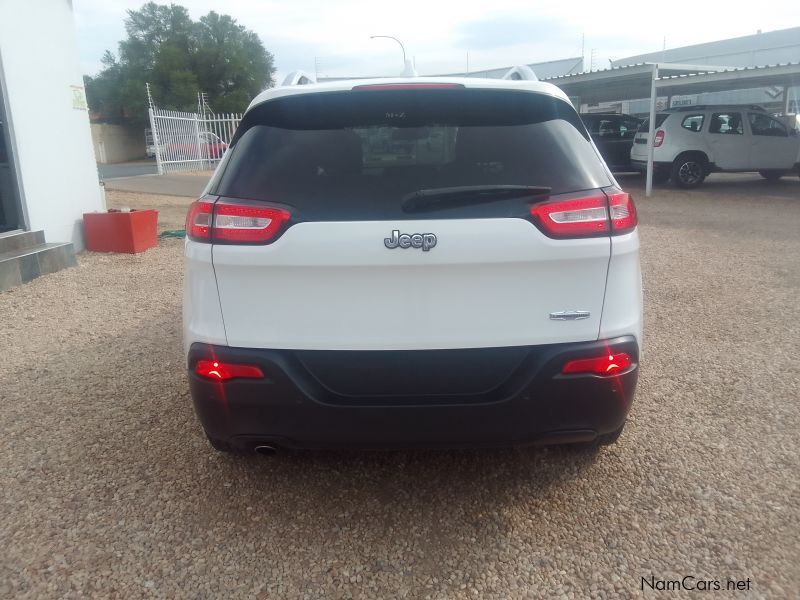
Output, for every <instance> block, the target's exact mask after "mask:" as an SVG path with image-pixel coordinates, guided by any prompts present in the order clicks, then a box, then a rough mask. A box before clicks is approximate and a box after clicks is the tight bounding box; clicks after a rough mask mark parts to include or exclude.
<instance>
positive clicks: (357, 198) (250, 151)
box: [214, 89, 611, 220]
mask: <svg viewBox="0 0 800 600" xmlns="http://www.w3.org/2000/svg"><path fill="white" fill-rule="evenodd" d="M495 185H497V186H535V187H537V188H540V187H546V188H551V192H550V193H551V194H561V193H565V192H576V191H581V190H587V189H593V188H598V187H604V186H607V185H611V181H610V180H609V178H608V175H607V174H606V171H605V169H604V166H603V164H602V162H601V160H600V159H599V158H598V156H597V154H596V152H595V151H594V149H593V147H592V145H591V142H590V141H589V138H588V136H587V134H586V130H585V128H584V126H583V124H582V123H581V121H580V119H579V117H578V115H577V114H576V113H575V111H574V109H573V108H572V107H571V106H570V105H569V104H567V103H566V102H563V101H561V100H558V99H556V98H552V97H550V96H546V95H543V94H534V93H528V92H518V91H497V90H466V89H436V90H425V91H422V90H391V91H384V90H381V91H374V90H356V91H348V92H331V93H316V94H303V95H300V96H295V97H288V98H281V99H277V100H273V101H269V102H267V103H265V104H263V105H261V106H259V107H257V108H255V109H253V110H252V111H250V112H249V113H248V114H247V115H246V116H245V118H244V120H243V121H242V124H241V126H240V128H239V130H238V131H237V133H236V136H235V137H234V140H233V142H232V146H231V150H230V156H229V157H228V162H227V165H226V167H225V169H224V172H223V173H222V175H221V177H220V179H219V182H218V184H217V185H216V189H215V190H214V191H215V193H217V194H219V195H222V196H227V197H230V198H248V199H253V200H264V201H269V202H273V203H278V204H284V205H288V206H289V207H291V208H293V209H294V210H293V214H295V215H297V216H299V217H300V218H303V219H305V220H309V219H315V220H346V219H383V218H393V219H394V218H404V219H413V218H437V217H438V216H441V217H443V218H452V217H453V216H454V215H453V211H454V210H455V211H456V212H459V213H461V214H459V216H492V215H497V216H499V215H500V214H505V212H504V211H511V212H513V210H515V209H513V207H517V208H518V207H519V205H520V203H522V202H525V201H527V202H530V201H531V199H530V198H527V199H525V198H522V199H520V198H509V199H507V200H506V199H501V200H500V201H498V202H491V203H483V202H476V203H474V205H473V204H471V203H466V204H468V206H461V205H460V206H458V207H455V208H453V207H452V206H451V207H443V208H442V209H441V211H438V210H434V211H432V212H431V211H426V212H425V213H424V214H418V215H414V214H408V213H406V212H404V211H403V210H402V208H401V205H402V203H403V199H404V198H407V197H408V195H409V194H413V193H415V192H419V191H420V190H440V189H451V188H458V187H468V186H495ZM538 199H539V200H541V198H538ZM437 212H441V213H442V214H441V215H437V214H436V213H437ZM511 212H509V216H511Z"/></svg>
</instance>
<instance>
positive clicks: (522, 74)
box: [503, 65, 539, 81]
mask: <svg viewBox="0 0 800 600" xmlns="http://www.w3.org/2000/svg"><path fill="white" fill-rule="evenodd" d="M503 79H514V80H525V81H539V78H538V77H536V73H534V72H533V69H531V68H530V67H529V66H528V65H515V66H513V67H511V68H510V69H509V70H508V72H507V73H506V74H505V75H503Z"/></svg>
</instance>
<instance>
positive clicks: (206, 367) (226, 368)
mask: <svg viewBox="0 0 800 600" xmlns="http://www.w3.org/2000/svg"><path fill="white" fill-rule="evenodd" d="M194 372H195V373H197V374H198V375H200V377H205V378H206V379H214V380H216V381H228V380H230V379H237V378H238V379H263V378H264V373H263V371H261V369H259V368H258V367H256V366H253V365H239V364H235V363H227V362H222V361H219V360H198V361H197V364H196V365H195V367H194Z"/></svg>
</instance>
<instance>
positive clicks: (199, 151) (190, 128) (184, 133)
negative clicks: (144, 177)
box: [150, 108, 242, 175]
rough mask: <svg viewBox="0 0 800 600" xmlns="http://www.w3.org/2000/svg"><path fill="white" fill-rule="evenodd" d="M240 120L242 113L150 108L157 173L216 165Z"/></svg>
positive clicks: (206, 167)
mask: <svg viewBox="0 0 800 600" xmlns="http://www.w3.org/2000/svg"><path fill="white" fill-rule="evenodd" d="M241 120H242V115H241V114H233V113H231V114H217V115H215V114H210V115H209V114H199V113H188V112H179V111H175V110H164V109H160V108H151V109H150V129H151V130H152V136H153V146H154V148H153V150H154V154H155V157H156V164H157V165H158V173H159V175H162V174H164V173H174V172H176V171H205V170H208V169H213V168H215V167H216V166H217V163H218V162H219V161H220V160H221V159H222V156H223V154H225V151H226V150H227V149H228V145H229V144H230V143H231V139H232V138H233V134H234V132H235V131H236V127H237V126H238V125H239V121H241Z"/></svg>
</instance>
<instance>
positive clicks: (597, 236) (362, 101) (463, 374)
mask: <svg viewBox="0 0 800 600" xmlns="http://www.w3.org/2000/svg"><path fill="white" fill-rule="evenodd" d="M186 233H187V241H186V246H185V262H186V265H185V266H186V270H185V280H184V281H185V295H184V341H185V348H186V357H187V367H188V375H189V385H190V389H191V395H192V398H193V400H194V405H195V409H196V412H197V414H198V416H199V419H200V421H201V423H202V425H203V427H204V429H205V431H206V434H207V436H208V437H209V439H210V441H211V444H212V445H213V446H214V447H215V448H217V449H219V450H249V451H252V450H256V451H259V452H270V451H273V449H274V448H279V447H280V448H329V447H336V446H351V447H404V446H476V445H477V446H482V445H496V444H509V443H511V444H522V443H540V444H543V443H568V442H587V443H611V442H613V441H614V440H616V438H617V436H618V435H619V434H620V432H621V431H622V427H623V425H624V423H625V418H626V414H627V412H628V409H629V408H630V406H631V402H632V399H633V395H634V390H635V388H636V382H637V377H638V365H639V348H640V345H641V341H642V296H641V286H640V269H639V237H638V231H637V218H636V210H635V208H634V204H633V201H632V200H631V198H630V196H629V195H628V194H626V193H625V192H624V191H622V190H621V189H620V187H619V185H618V184H617V182H616V181H615V180H614V178H613V176H612V175H611V173H610V172H609V171H608V169H607V168H606V165H605V164H604V163H603V161H602V160H601V158H600V156H599V155H598V154H597V152H596V150H595V148H594V146H593V144H592V143H591V139H590V137H589V135H588V133H587V131H586V128H585V127H584V125H583V123H582V122H581V120H580V117H579V116H578V114H577V113H576V112H575V109H574V108H573V107H572V105H571V104H570V102H569V99H568V98H567V96H566V95H565V94H564V93H563V92H562V91H561V90H559V89H558V88H556V87H555V86H553V85H551V84H548V83H541V82H535V81H526V80H522V81H497V80H482V79H472V78H463V79H443V80H439V79H423V78H404V79H376V80H365V81H361V82H353V81H341V82H336V83H334V84H322V85H316V84H309V85H303V86H301V87H298V88H296V89H292V90H291V91H290V92H289V93H287V90H286V89H285V88H274V89H270V90H267V91H265V92H263V93H262V94H260V95H259V96H258V97H257V98H256V99H255V100H254V101H253V102H252V103H251V105H250V108H249V109H248V111H247V113H246V114H245V115H244V118H243V120H242V122H241V124H240V125H239V128H238V130H237V132H236V134H235V136H234V138H233V141H232V143H231V147H230V149H229V150H228V152H227V153H226V154H225V157H224V158H223V160H222V163H221V164H220V166H219V167H218V168H217V171H216V173H215V175H214V176H213V178H212V179H211V181H210V182H209V184H208V187H207V189H206V191H205V193H204V195H203V197H201V198H200V199H199V200H198V201H196V202H194V203H193V204H192V205H191V207H190V209H189V212H188V215H187V221H186Z"/></svg>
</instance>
